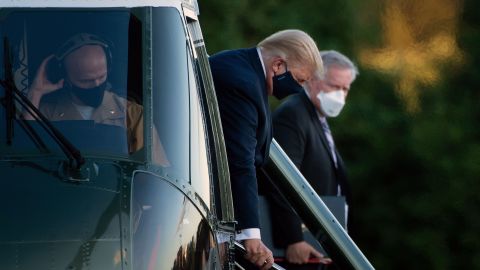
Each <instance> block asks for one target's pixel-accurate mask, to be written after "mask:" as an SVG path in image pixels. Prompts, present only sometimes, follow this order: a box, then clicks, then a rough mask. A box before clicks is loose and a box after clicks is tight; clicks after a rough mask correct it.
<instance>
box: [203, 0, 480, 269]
mask: <svg viewBox="0 0 480 270" xmlns="http://www.w3.org/2000/svg"><path fill="white" fill-rule="evenodd" d="M392 2H396V0H390V1H381V0H364V1H348V0H340V1H320V0H318V1H311V0H297V1H287V0H265V1H252V0H244V1H241V0H230V1H220V0H204V1H201V2H200V10H201V14H200V21H201V23H202V27H203V31H204V36H205V41H206V45H207V49H208V51H209V53H211V54H213V53H215V52H217V51H219V50H224V49H231V48H239V47H252V46H255V44H256V43H257V42H258V41H260V40H261V39H263V38H264V37H266V36H267V35H269V34H271V33H273V32H275V31H277V30H281V29H285V28H299V29H302V30H304V31H306V32H308V33H310V34H311V35H312V36H313V37H314V39H315V40H316V41H317V44H318V46H319V48H320V49H335V50H338V51H341V52H343V53H345V54H346V55H348V56H350V57H351V58H352V59H353V60H354V61H355V62H356V63H359V68H360V73H361V74H360V76H359V77H358V79H357V80H356V81H355V83H354V84H353V86H352V91H351V92H350V94H349V96H348V100H347V105H346V107H345V110H344V112H342V114H341V115H340V116H339V117H338V118H337V119H331V120H330V123H331V126H332V131H333V133H334V137H335V140H336V144H337V146H338V147H339V150H340V152H341V153H342V156H343V158H344V160H345V162H346V164H347V166H348V169H349V176H350V177H349V178H350V181H351V184H352V188H353V195H354V205H353V206H352V213H353V217H352V220H351V225H350V234H351V235H352V238H353V239H354V240H355V241H356V243H357V245H358V246H359V247H360V248H361V249H362V251H363V252H364V253H365V255H366V256H367V258H369V260H370V261H371V262H372V264H373V265H374V267H375V268H377V269H404V268H409V269H480V256H479V255H480V238H479V236H478V235H479V234H478V228H480V215H479V214H478V209H479V207H480V196H479V195H478V193H479V191H480V183H479V180H480V129H479V128H478V126H477V125H478V123H480V106H479V105H478V104H479V103H480V87H479V86H480V65H478V63H480V47H479V46H478V44H479V43H480V27H479V25H480V24H479V16H478V10H480V2H479V1H473V0H467V1H464V2H462V1H457V2H458V3H460V4H462V3H463V10H462V13H461V16H460V22H459V25H458V28H459V31H458V33H457V36H456V42H457V43H458V46H459V47H460V49H461V51H462V54H463V60H462V61H461V62H460V63H450V62H448V63H445V64H443V65H437V66H436V68H438V70H440V72H441V74H440V80H439V81H438V82H437V83H436V84H432V85H421V87H420V88H418V89H416V91H418V93H419V97H420V99H419V104H420V110H419V111H417V112H414V113H411V112H407V111H406V110H405V106H404V101H403V100H402V98H401V97H400V96H399V95H398V91H396V90H395V89H396V84H397V83H398V81H397V78H395V77H394V76H390V75H388V74H385V73H380V72H378V71H375V70H373V69H370V67H368V66H365V65H364V64H362V62H361V61H360V59H361V52H362V50H364V49H365V48H366V47H370V48H376V47H379V46H380V45H381V44H382V42H384V37H383V36H382V31H384V30H385V29H384V27H383V26H382V20H381V19H380V18H381V16H382V15H383V12H384V7H385V5H386V4H388V3H392ZM408 19H409V20H410V21H412V20H416V18H408ZM272 101H273V102H272V107H275V106H276V104H277V102H275V101H274V100H273V99H272Z"/></svg>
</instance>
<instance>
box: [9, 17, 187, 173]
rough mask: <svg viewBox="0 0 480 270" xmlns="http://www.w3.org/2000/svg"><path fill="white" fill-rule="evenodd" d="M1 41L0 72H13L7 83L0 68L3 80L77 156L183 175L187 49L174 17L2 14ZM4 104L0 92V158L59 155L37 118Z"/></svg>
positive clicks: (180, 25) (58, 150) (181, 31)
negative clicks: (135, 163)
mask: <svg viewBox="0 0 480 270" xmlns="http://www.w3.org/2000/svg"><path fill="white" fill-rule="evenodd" d="M0 35H1V37H2V40H8V44H9V47H10V48H9V51H10V53H9V54H10V59H6V57H7V56H6V55H5V51H6V50H2V51H0V61H1V62H0V63H6V62H10V63H11V69H12V70H10V74H12V76H11V77H12V78H6V76H7V75H6V74H8V73H9V72H6V70H5V69H6V66H7V65H3V64H2V65H1V67H0V77H1V79H2V80H3V81H7V80H9V79H10V80H11V81H12V82H13V83H14V85H15V86H16V88H17V89H18V90H19V91H21V92H22V93H23V94H24V95H25V96H26V97H28V99H29V100H30V101H31V102H32V104H33V105H35V107H37V108H38V109H39V111H40V113H41V114H43V115H44V116H45V117H46V118H47V119H48V120H49V121H51V123H52V124H53V125H54V126H55V127H56V128H57V129H58V130H59V131H60V132H61V133H62V134H63V135H64V136H65V137H66V138H67V139H68V140H69V141H70V142H71V143H72V144H73V145H74V146H75V147H76V148H78V149H79V150H80V152H81V153H82V155H84V156H87V157H88V156H101V157H111V158H118V159H129V160H134V161H140V162H152V163H154V164H156V165H160V166H163V167H172V166H179V167H183V166H184V165H185V166H186V164H187V163H188V162H187V161H186V160H188V138H189V137H188V132H189V130H188V115H189V114H188V110H189V109H188V106H189V103H188V71H187V70H188V69H187V60H186V59H187V42H186V38H185V32H184V29H183V28H182V23H181V17H180V14H179V13H178V11H176V9H173V8H151V9H146V8H132V9H127V8H115V9H112V8H103V9H98V8H97V9H78V8H77V9H59V8H56V9H49V8H43V9H31V8H30V9H28V8H27V9H18V8H17V9H2V10H1V11H0ZM152 47H155V50H152ZM7 95H8V93H7V90H6V89H4V88H3V87H0V98H1V100H2V102H1V103H2V105H4V106H0V158H1V157H16V156H25V155H28V156H32V155H41V154H45V152H46V151H45V149H47V150H48V153H53V154H55V153H59V152H60V151H61V149H60V147H59V146H58V144H57V143H55V142H54V141H53V139H52V138H51V136H48V135H47V134H46V133H45V130H43V129H42V128H41V127H40V125H39V123H38V121H37V120H35V119H36V118H35V117H33V116H34V115H33V114H34V112H32V111H31V110H28V109H26V108H24V107H22V106H19V105H18V104H17V103H18V102H15V101H13V100H11V99H7V98H6V96H7ZM12 102H13V103H15V104H14V105H13V107H14V113H13V115H12V114H11V113H8V110H7V108H9V106H8V104H7V103H12ZM12 117H13V118H14V120H13V124H12V123H11V122H12V120H11V119H9V118H12ZM8 125H11V126H12V128H11V129H12V130H9V131H8V132H7V131H6V130H7V128H6V127H7V126H8ZM34 138H35V139H34ZM39 145H41V146H42V147H39Z"/></svg>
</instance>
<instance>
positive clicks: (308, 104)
mask: <svg viewBox="0 0 480 270" xmlns="http://www.w3.org/2000/svg"><path fill="white" fill-rule="evenodd" d="M302 100H303V102H304V103H305V107H306V108H308V113H309V116H310V121H311V122H312V123H313V126H314V127H315V130H316V131H317V133H318V135H319V136H320V140H321V141H322V144H323V147H324V148H325V149H326V150H327V152H328V156H329V157H330V161H331V162H332V165H334V164H335V161H334V159H333V156H332V151H331V150H330V146H329V144H328V140H327V137H326V136H325V132H324V131H323V128H322V126H321V124H320V119H318V114H317V110H316V108H315V106H314V105H313V103H312V102H311V101H310V99H309V98H308V96H307V94H305V93H304V94H303V95H302ZM334 151H335V153H336V150H335V149H334ZM337 160H338V159H337ZM333 167H334V168H335V166H333Z"/></svg>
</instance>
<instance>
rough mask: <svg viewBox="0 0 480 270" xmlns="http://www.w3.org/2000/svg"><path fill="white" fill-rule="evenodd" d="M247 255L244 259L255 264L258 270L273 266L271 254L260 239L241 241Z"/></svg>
mask: <svg viewBox="0 0 480 270" xmlns="http://www.w3.org/2000/svg"><path fill="white" fill-rule="evenodd" d="M243 245H244V246H245V250H246V251H247V254H246V255H245V259H247V260H248V261H250V262H251V263H253V264H255V265H256V266H257V267H258V268H259V269H262V270H267V269H270V268H271V267H272V265H273V254H272V252H271V251H270V249H268V248H267V247H266V246H265V245H264V244H263V242H262V240H260V239H246V240H244V241H243Z"/></svg>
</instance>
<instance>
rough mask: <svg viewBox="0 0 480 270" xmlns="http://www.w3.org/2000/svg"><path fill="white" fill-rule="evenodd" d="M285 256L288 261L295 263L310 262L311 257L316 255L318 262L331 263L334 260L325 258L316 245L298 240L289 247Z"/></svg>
mask: <svg viewBox="0 0 480 270" xmlns="http://www.w3.org/2000/svg"><path fill="white" fill-rule="evenodd" d="M285 253H286V254H285V257H286V259H287V261H288V262H290V263H294V264H305V263H308V261H309V259H310V258H312V257H314V258H317V259H318V262H320V263H322V264H330V263H332V260H331V259H329V258H325V256H324V255H323V254H322V253H320V252H318V251H317V250H316V249H315V248H314V247H312V246H311V245H310V244H308V243H307V242H305V241H301V242H296V243H294V244H291V245H289V246H288V247H287V251H286V252H285Z"/></svg>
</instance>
